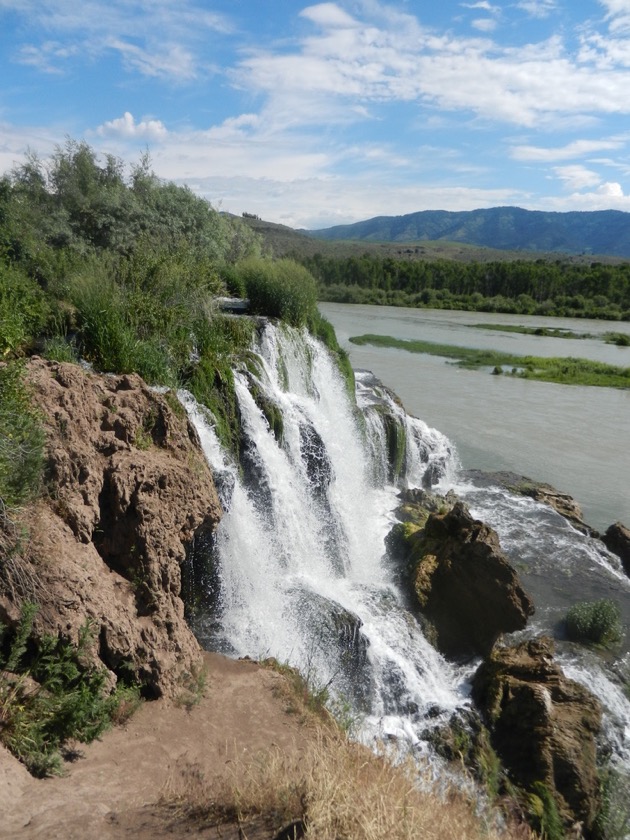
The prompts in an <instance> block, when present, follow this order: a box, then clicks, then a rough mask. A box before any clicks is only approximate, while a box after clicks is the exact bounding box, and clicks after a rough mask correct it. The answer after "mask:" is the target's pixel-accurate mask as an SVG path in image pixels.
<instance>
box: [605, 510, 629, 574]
mask: <svg viewBox="0 0 630 840" xmlns="http://www.w3.org/2000/svg"><path fill="white" fill-rule="evenodd" d="M602 539H603V541H604V545H605V546H606V548H607V549H608V550H609V551H612V553H613V554H616V555H617V556H618V557H619V558H620V559H621V562H622V564H623V568H624V571H625V573H626V574H627V575H629V576H630V528H626V526H625V525H622V524H621V522H615V524H614V525H611V526H610V528H609V529H608V530H607V531H606V533H605V534H604V536H603V537H602Z"/></svg>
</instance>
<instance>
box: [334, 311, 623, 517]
mask: <svg viewBox="0 0 630 840" xmlns="http://www.w3.org/2000/svg"><path fill="white" fill-rule="evenodd" d="M320 310H321V312H322V313H323V314H324V315H325V316H326V318H328V320H329V321H330V322H331V323H332V324H333V326H334V327H335V330H336V332H337V337H338V339H339V341H340V343H341V345H342V346H343V347H344V348H345V349H346V350H347V351H348V352H349V354H350V360H351V362H352V366H353V367H354V368H366V369H368V370H371V371H372V372H373V373H374V374H375V375H376V376H378V377H379V378H380V379H381V380H382V381H383V382H384V383H385V384H386V385H388V386H389V387H390V388H392V389H393V390H394V391H395V392H396V393H397V394H398V395H399V397H400V398H401V399H402V401H403V403H404V405H405V408H406V409H407V410H408V411H409V412H410V413H411V414H414V415H415V416H416V417H419V418H421V419H422V420H424V421H425V422H426V423H428V424H429V425H430V426H433V427H435V428H437V429H439V430H440V431H441V432H443V433H444V434H446V435H447V437H448V438H449V439H450V440H451V441H452V442H453V443H454V444H455V446H456V448H457V451H458V454H459V457H460V460H461V462H462V466H463V467H464V468H465V469H482V470H511V471H513V472H516V473H519V474H521V475H526V476H529V477H530V478H532V479H535V480H537V481H546V482H548V483H550V484H552V485H553V486H554V487H557V488H558V489H559V490H562V491H564V492H567V493H569V494H571V495H572V496H573V497H574V498H575V499H576V500H577V501H578V502H579V504H580V505H581V507H582V510H583V511H584V515H585V519H586V521H587V522H588V523H589V524H590V525H591V526H592V527H594V528H597V529H599V530H602V531H604V530H605V529H606V528H607V527H608V526H609V525H610V524H611V523H612V522H614V521H617V520H618V521H621V522H625V523H626V524H628V523H630V480H629V478H628V477H629V475H630V391H622V390H618V389H614V388H596V387H582V386H569V385H556V384H553V383H547V382H534V381H531V380H524V379H518V378H513V377H509V376H492V375H490V374H489V372H487V371H482V370H465V369H463V368H459V367H457V366H456V365H453V364H452V363H449V361H448V360H445V359H443V358H440V357H437V356H429V355H425V354H415V353H408V352H407V351H404V350H396V349H388V348H377V347H371V346H369V345H366V346H357V345H354V344H351V343H350V342H349V340H348V339H349V338H350V336H356V335H361V334H364V333H376V334H380V335H390V336H394V337H396V338H402V339H422V340H425V341H435V342H441V343H444V344H453V345H457V346H462V347H475V348H493V349H496V350H501V351H505V352H509V353H515V354H522V355H528V354H530V355H537V356H574V357H581V358H587V359H594V360H596V361H601V362H608V363H610V364H617V365H621V366H624V367H630V347H617V346H615V345H611V344H606V343H605V342H604V340H603V338H598V339H567V338H547V337H543V336H536V335H522V334H519V333H509V332H500V331H496V330H491V329H488V330H484V329H475V328H473V327H472V326H471V325H473V324H490V325H491V324H514V325H523V326H528V327H532V326H533V327H540V326H544V327H548V328H559V329H569V330H573V331H575V332H577V333H590V334H593V335H597V336H602V334H603V333H604V332H606V331H611V330H614V331H619V332H625V333H627V334H628V335H630V324H628V323H611V322H608V321H589V320H575V319H569V318H540V317H538V318H537V317H532V316H523V315H506V314H494V313H482V312H456V311H446V310H427V309H406V308H400V307H392V306H366V305H354V304H336V303H322V304H320Z"/></svg>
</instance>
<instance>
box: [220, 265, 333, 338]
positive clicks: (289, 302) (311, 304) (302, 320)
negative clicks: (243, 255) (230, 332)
mask: <svg viewBox="0 0 630 840" xmlns="http://www.w3.org/2000/svg"><path fill="white" fill-rule="evenodd" d="M236 271H237V277H239V278H240V281H241V282H242V284H243V285H244V287H245V290H246V293H247V297H248V298H249V303H250V309H251V311H252V312H254V313H256V314H258V315H267V316H269V317H270V318H280V319H281V320H283V321H286V322H287V323H288V324H292V325H293V326H294V327H301V326H304V325H305V324H306V323H307V322H308V319H309V317H311V315H312V314H313V312H314V311H315V309H316V306H317V285H316V283H315V280H314V279H313V276H312V274H311V273H310V272H309V271H308V270H307V269H306V268H304V266H303V265H300V264H299V263H296V262H294V261H293V260H277V261H276V262H272V261H271V260H265V259H260V258H258V259H257V258H250V259H248V260H244V261H242V262H240V263H239V264H238V265H237V266H236ZM232 282H234V281H232Z"/></svg>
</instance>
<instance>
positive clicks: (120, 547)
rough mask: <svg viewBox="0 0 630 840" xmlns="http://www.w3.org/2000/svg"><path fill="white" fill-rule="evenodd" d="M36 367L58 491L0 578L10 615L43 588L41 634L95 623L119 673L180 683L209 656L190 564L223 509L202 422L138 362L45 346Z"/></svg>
mask: <svg viewBox="0 0 630 840" xmlns="http://www.w3.org/2000/svg"><path fill="white" fill-rule="evenodd" d="M28 377H29V381H30V383H31V386H32V392H33V399H34V402H35V404H36V405H37V407H38V409H39V410H40V412H41V415H42V420H43V423H44V427H45V430H46V438H47V440H46V451H45V458H46V469H45V485H46V492H47V497H46V495H44V498H43V499H41V500H40V501H39V502H38V503H37V504H36V505H35V506H34V507H33V508H32V509H31V510H29V511H27V513H26V516H27V527H28V533H29V542H28V545H25V546H24V550H23V552H22V554H23V556H22V558H21V566H20V569H19V576H18V575H15V576H14V579H13V580H12V581H11V580H10V581H9V582H8V583H9V584H10V585H5V586H3V587H0V620H2V621H5V622H8V623H9V624H11V623H15V622H16V621H17V619H18V618H19V614H20V602H21V600H36V601H37V602H38V603H39V610H38V613H37V616H36V619H35V627H34V630H35V633H36V634H43V633H47V634H53V635H55V636H60V637H63V638H65V639H67V640H68V641H70V642H72V643H75V644H76V642H77V640H78V638H79V634H80V632H81V630H82V628H83V627H85V625H86V623H89V626H90V628H91V636H92V655H93V657H94V658H95V659H98V660H100V662H101V663H102V664H104V665H105V666H106V668H108V669H109V670H110V672H111V679H112V681H115V680H116V678H117V677H118V676H122V675H124V676H126V677H129V676H134V677H135V679H137V680H138V681H139V682H140V683H141V685H142V686H143V692H144V694H145V695H146V696H147V697H155V696H160V695H163V694H165V695H173V694H176V693H177V691H178V690H179V685H180V684H181V680H182V679H185V678H186V676H185V675H186V674H191V673H194V671H195V669H196V668H197V667H198V665H199V663H200V660H201V650H200V647H199V644H198V643H197V641H196V639H195V637H194V636H193V634H192V632H191V630H190V628H189V627H188V625H187V623H186V621H185V618H184V604H183V601H182V599H181V597H180V596H181V568H180V566H181V564H182V562H183V561H184V560H185V558H186V553H187V548H188V546H189V545H190V544H191V542H192V541H193V538H194V537H195V535H196V534H197V535H198V534H200V533H211V532H212V531H213V530H214V529H215V528H216V525H217V524H218V522H219V519H220V516H221V506H220V504H219V500H218V497H217V493H216V490H215V487H214V483H213V480H212V475H211V473H210V470H209V468H208V466H207V464H206V461H205V459H204V456H203V453H202V451H201V447H200V444H199V441H198V438H197V435H196V432H195V430H194V428H193V427H192V426H191V425H190V424H189V422H188V420H187V418H186V415H185V412H184V411H183V409H181V408H180V406H179V403H178V402H177V400H176V399H175V398H171V399H169V398H167V397H165V396H163V395H160V394H158V393H155V392H154V391H151V390H150V389H149V388H148V387H147V386H146V384H145V383H144V382H143V381H142V379H141V378H140V377H139V376H137V375H129V376H111V375H97V374H94V373H90V372H88V371H86V370H84V369H82V368H81V367H80V366H79V365H72V364H60V363H54V362H46V361H44V360H42V359H38V358H34V359H32V360H31V361H30V362H29V366H28ZM16 568H17V567H16ZM4 583H5V584H6V583H7V582H6V581H4Z"/></svg>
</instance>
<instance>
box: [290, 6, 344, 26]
mask: <svg viewBox="0 0 630 840" xmlns="http://www.w3.org/2000/svg"><path fill="white" fill-rule="evenodd" d="M300 15H301V17H305V18H308V19H309V20H311V21H312V22H313V23H316V24H318V25H319V26H322V27H341V28H346V27H350V28H354V27H355V26H358V23H357V21H356V20H355V19H354V18H353V17H351V16H350V15H349V14H347V13H346V12H344V11H343V9H340V8H339V6H338V5H337V4H336V3H318V4H317V5H316V6H307V8H306V9H302V11H301V12H300Z"/></svg>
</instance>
